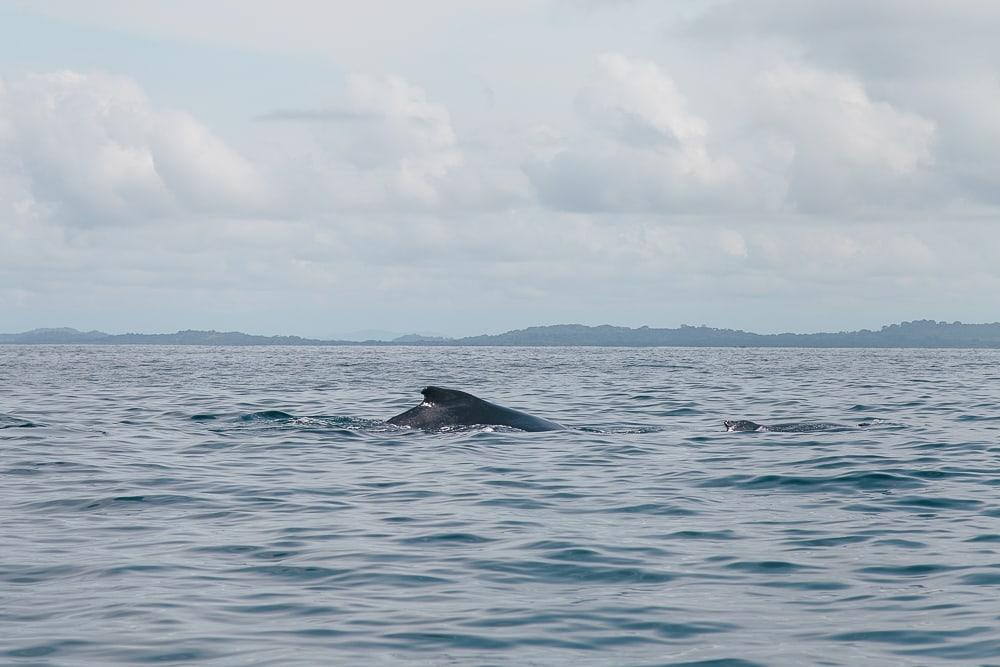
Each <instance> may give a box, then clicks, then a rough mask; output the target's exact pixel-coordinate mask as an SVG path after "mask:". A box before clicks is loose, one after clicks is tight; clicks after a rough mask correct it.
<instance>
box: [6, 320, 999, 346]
mask: <svg viewBox="0 0 1000 667" xmlns="http://www.w3.org/2000/svg"><path fill="white" fill-rule="evenodd" d="M0 344H8V345H204V346H241V347H247V346H252V347H260V346H306V347H372V346H377V347H635V348H642V347H734V348H830V349H865V348H869V349H893V348H926V349H931V348H951V349H1000V323H996V322H994V323H989V324H963V323H961V322H950V323H949V322H936V321H934V320H917V321H913V322H901V323H899V324H890V325H886V326H884V327H882V328H881V329H879V330H876V331H872V330H868V329H862V330H860V331H847V332H837V333H811V334H798V333H778V334H757V333H752V332H747V331H742V330H737V329H715V328H712V327H704V326H701V327H691V326H681V327H678V328H674V329H657V328H650V327H639V328H637V329H632V328H628V327H615V326H610V325H602V326H593V327H592V326H585V325H581V324H556V325H550V326H538V327H529V328H527V329H517V330H513V331H508V332H505V333H501V334H495V335H480V336H466V337H464V338H441V337H434V336H421V335H417V334H409V335H406V336H400V337H398V338H395V339H393V340H388V341H386V340H366V341H346V340H321V339H315V338H303V337H300V336H258V335H253V334H246V333H242V332H239V331H229V332H219V331H197V330H186V331H178V332H176V333H169V334H142V333H126V334H108V333H104V332H102V331H78V330H76V329H71V328H59V329H34V330H32V331H26V332H23V333H13V334H0Z"/></svg>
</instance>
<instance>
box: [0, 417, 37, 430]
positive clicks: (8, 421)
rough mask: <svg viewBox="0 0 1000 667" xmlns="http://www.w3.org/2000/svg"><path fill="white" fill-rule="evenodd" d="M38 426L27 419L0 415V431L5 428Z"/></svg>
mask: <svg viewBox="0 0 1000 667" xmlns="http://www.w3.org/2000/svg"><path fill="white" fill-rule="evenodd" d="M37 426H38V424H35V423H34V422H30V421H28V420H27V419H20V418H19V417H14V416H11V415H3V414H0V429H5V428H35V427H37Z"/></svg>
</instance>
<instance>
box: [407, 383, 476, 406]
mask: <svg viewBox="0 0 1000 667" xmlns="http://www.w3.org/2000/svg"><path fill="white" fill-rule="evenodd" d="M420 393H421V394H423V395H424V399H425V400H426V401H427V402H428V403H434V404H435V405H448V404H449V403H457V402H460V401H467V400H469V399H470V398H475V396H473V395H472V394H466V393H465V392H464V391H458V390H457V389H445V388H444V387H424V389H423V390H422V391H421V392H420Z"/></svg>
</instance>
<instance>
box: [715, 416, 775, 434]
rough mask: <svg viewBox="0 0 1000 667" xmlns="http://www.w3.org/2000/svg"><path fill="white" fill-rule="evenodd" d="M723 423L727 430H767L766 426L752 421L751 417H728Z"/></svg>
mask: <svg viewBox="0 0 1000 667" xmlns="http://www.w3.org/2000/svg"><path fill="white" fill-rule="evenodd" d="M722 423H723V425H724V426H725V427H726V431H727V432H736V431H766V430H767V427H766V426H761V425H760V424H757V423H755V422H752V421H750V420H749V419H732V420H731V419H727V420H725V421H724V422H722Z"/></svg>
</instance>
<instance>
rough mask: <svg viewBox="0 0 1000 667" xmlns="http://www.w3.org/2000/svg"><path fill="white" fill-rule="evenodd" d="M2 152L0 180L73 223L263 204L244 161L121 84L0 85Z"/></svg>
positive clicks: (104, 80)
mask: <svg viewBox="0 0 1000 667" xmlns="http://www.w3.org/2000/svg"><path fill="white" fill-rule="evenodd" d="M0 147H2V148H3V152H4V159H3V161H2V162H0V168H2V169H3V170H4V171H5V172H6V173H5V174H2V175H0V177H2V178H5V179H8V180H17V181H18V182H20V183H22V184H23V186H24V187H25V188H26V189H27V191H28V192H29V193H30V194H31V196H32V197H33V198H34V199H35V200H36V201H37V202H38V203H39V204H40V205H45V206H48V207H49V208H50V209H51V211H52V213H53V215H55V216H56V217H57V218H58V219H59V220H60V221H62V222H66V223H70V224H79V225H85V226H87V225H90V226H94V225H102V224H122V223H133V222H143V221H145V220H149V219H156V218H162V217H164V216H175V215H190V214H199V213H219V212H229V213H242V214H252V213H254V212H256V211H258V210H260V209H261V207H262V206H264V205H265V203H266V195H265V192H266V187H265V182H264V181H263V179H262V178H261V177H260V176H259V175H258V174H257V172H256V170H255V168H254V166H253V165H252V164H251V163H249V162H248V161H247V160H246V159H244V158H243V157H241V156H240V154H239V153H237V152H236V151H234V150H233V149H231V148H229V147H228V146H226V144H225V143H224V142H222V141H221V140H220V139H218V138H217V137H215V136H214V135H213V134H212V133H211V131H210V130H208V129H207V128H206V127H205V126H203V125H202V124H201V123H199V122H198V121H197V120H196V119H194V118H193V117H192V116H190V115H188V114H185V113H182V112H174V111H161V110H157V109H154V108H153V107H152V106H151V104H150V102H149V100H148V99H147V97H146V96H145V94H144V93H143V91H142V90H141V88H140V87H139V86H138V85H137V84H136V83H135V82H134V81H132V80H130V79H128V78H125V77H120V76H113V75H109V74H104V73H81V72H74V71H60V72H53V73H46V74H29V75H25V76H22V77H19V78H16V79H13V80H9V81H7V82H5V85H4V86H3V87H2V88H0Z"/></svg>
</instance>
